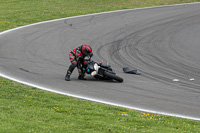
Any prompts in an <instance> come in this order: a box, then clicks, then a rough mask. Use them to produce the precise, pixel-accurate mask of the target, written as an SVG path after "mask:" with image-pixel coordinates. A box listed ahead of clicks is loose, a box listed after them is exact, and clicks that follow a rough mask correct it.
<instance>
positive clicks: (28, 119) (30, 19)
mask: <svg viewBox="0 0 200 133" xmlns="http://www.w3.org/2000/svg"><path fill="white" fill-rule="evenodd" d="M197 1H199V0H0V31H4V30H7V29H11V28H14V27H18V26H22V25H27V24H31V23H35V22H40V21H45V20H51V19H57V18H63V17H68V16H75V15H82V14H89V13H96V12H104V11H111V10H121V9H129V8H139V7H147V6H158V5H166V4H177V3H186V2H197ZM10 132H19V133H21V132H25V133H29V132H33V133H35V132H36V133H38V132H48V133H49V132H53V133H62V132H113V133H115V132H120V133H121V132H139V133H140V132H152V133H155V132H159V133H163V132H166V133H168V132H175V133H177V132H188V133H189V132H195V133H198V132H200V122H198V121H194V120H188V119H181V118H176V117H170V116H163V115H157V114H148V113H141V112H138V111H134V110H130V109H125V108H121V107H113V106H109V105H104V104H100V103H94V102H89V101H86V100H81V99H76V98H72V97H69V96H64V95H59V94H55V93H51V92H46V91H42V90H38V89H36V88H33V87H28V86H25V85H22V84H19V83H16V82H13V81H10V80H7V79H5V78H0V133H10Z"/></svg>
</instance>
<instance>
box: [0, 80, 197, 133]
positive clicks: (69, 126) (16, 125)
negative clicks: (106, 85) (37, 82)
mask: <svg viewBox="0 0 200 133" xmlns="http://www.w3.org/2000/svg"><path fill="white" fill-rule="evenodd" d="M0 81H1V82H0V90H1V93H0V123H1V126H0V132H2V133H6V132H19V133H22V132H25V133H28V132H34V133H35V132H36V133H37V132H53V133H61V132H153V133H154V132H162V133H164V132H166V133H168V132H176V133H177V132H196V133H197V132H199V131H200V123H199V122H198V121H193V120H187V119H181V118H176V117H170V116H163V115H157V114H148V113H141V112H137V111H134V110H131V109H125V108H121V107H113V106H109V105H104V104H100V103H94V102H89V101H86V100H80V99H76V98H72V97H68V96H64V95H59V94H55V93H51V92H46V91H42V90H38V89H36V88H33V87H27V86H25V85H22V84H19V83H16V82H13V81H10V80H6V79H4V78H0Z"/></svg>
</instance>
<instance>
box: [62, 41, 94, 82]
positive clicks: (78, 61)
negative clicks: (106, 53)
mask: <svg viewBox="0 0 200 133" xmlns="http://www.w3.org/2000/svg"><path fill="white" fill-rule="evenodd" d="M86 56H89V57H90V58H91V57H92V56H93V53H92V48H91V47H90V46H89V45H88V44H84V45H80V46H78V47H75V48H74V49H73V50H72V51H71V52H70V54H69V59H70V62H71V65H70V66H69V69H68V70H67V74H66V76H65V80H66V81H70V75H71V74H72V72H73V70H74V68H75V67H77V69H78V73H79V76H78V79H80V80H86V79H85V78H84V76H85V69H84V67H83V66H84V63H85V62H84V57H86Z"/></svg>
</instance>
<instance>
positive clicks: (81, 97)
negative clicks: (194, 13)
mask: <svg viewBox="0 0 200 133" xmlns="http://www.w3.org/2000/svg"><path fill="white" fill-rule="evenodd" d="M191 4H200V2H194V3H184V4H175V5H165V6H154V7H145V8H136V9H126V10H117V11H109V12H102V13H94V14H87V15H80V16H73V17H67V18H61V19H55V20H49V21H44V22H39V23H34V24H30V25H25V26H21V27H17V28H14V29H10V30H6V31H3V32H0V35H2V34H5V33H8V32H11V31H15V30H18V29H22V28H26V27H30V26H34V25H39V24H43V23H49V22H54V21H59V20H64V19H71V18H79V17H85V16H92V15H100V14H107V13H115V12H124V11H132V10H144V9H153V8H159V7H173V6H181V5H191ZM0 76H1V77H4V78H7V79H10V80H13V81H15V82H19V83H22V84H25V85H28V86H32V87H36V88H39V89H42V90H46V91H51V92H54V93H58V94H63V95H68V96H72V97H75V98H80V99H85V100H89V101H93V102H98V103H103V104H108V105H113V106H120V107H124V108H128V109H133V110H138V111H142V112H148V113H155V114H161V115H167V116H175V117H180V118H186V119H193V120H197V121H200V118H195V117H190V116H184V115H180V114H172V113H166V112H159V111H153V110H148V109H143V108H137V107H132V106H125V105H121V104H116V103H111V102H107V101H102V100H98V99H92V98H88V97H84V96H79V95H73V94H70V93H64V92H60V91H56V90H54V88H46V87H42V86H39V85H35V84H32V83H29V82H25V81H21V80H18V79H15V78H13V77H10V76H8V75H6V74H3V72H0Z"/></svg>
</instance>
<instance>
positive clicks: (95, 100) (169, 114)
mask: <svg viewBox="0 0 200 133" xmlns="http://www.w3.org/2000/svg"><path fill="white" fill-rule="evenodd" d="M0 76H1V77H4V78H7V79H10V80H13V81H15V82H18V83H22V84H25V85H28V86H32V87H35V88H38V89H41V90H45V91H50V92H54V93H58V94H63V95H67V96H71V97H75V98H79V99H84V100H88V101H92V102H97V103H103V104H107V105H112V106H118V107H123V108H127V109H133V110H138V111H142V112H148V113H152V114H161V115H166V116H175V117H179V118H185V119H192V120H197V121H200V118H196V117H190V116H184V115H180V114H172V113H166V112H160V111H154V110H149V109H144V108H138V107H132V106H126V105H122V104H117V103H111V102H107V101H103V100H98V99H93V98H88V97H84V96H79V95H74V94H70V93H64V92H61V91H56V90H54V89H53V88H46V87H42V86H38V85H35V84H31V83H28V82H24V81H21V80H18V79H15V78H12V77H9V76H7V75H4V74H2V73H0Z"/></svg>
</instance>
